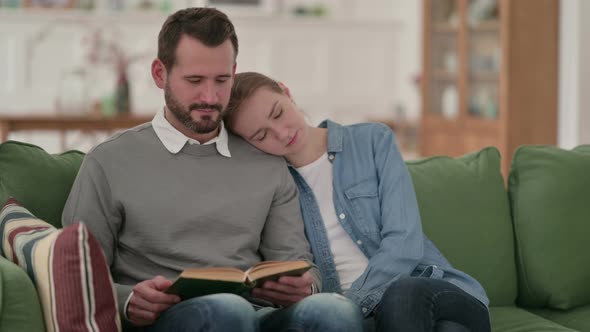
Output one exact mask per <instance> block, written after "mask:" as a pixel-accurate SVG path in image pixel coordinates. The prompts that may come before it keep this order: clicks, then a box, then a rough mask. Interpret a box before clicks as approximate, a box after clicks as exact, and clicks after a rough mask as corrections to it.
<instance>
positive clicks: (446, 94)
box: [428, 0, 459, 118]
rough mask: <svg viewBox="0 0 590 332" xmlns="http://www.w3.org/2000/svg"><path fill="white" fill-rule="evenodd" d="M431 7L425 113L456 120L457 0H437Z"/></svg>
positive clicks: (457, 64)
mask: <svg viewBox="0 0 590 332" xmlns="http://www.w3.org/2000/svg"><path fill="white" fill-rule="evenodd" d="M431 4H432V7H431V15H430V20H431V22H429V23H430V24H429V25H430V30H431V31H430V34H429V36H430V42H429V47H430V52H429V53H430V55H429V59H430V65H429V68H428V70H429V71H430V72H429V75H428V77H430V81H429V82H428V83H429V90H430V91H429V95H430V100H431V102H430V105H429V107H428V111H429V112H432V113H436V114H440V115H441V116H444V117H446V118H455V117H457V115H458V113H459V97H458V95H459V92H458V89H457V81H458V75H459V54H458V38H459V36H458V31H459V17H458V4H457V0H436V1H432V2H431Z"/></svg>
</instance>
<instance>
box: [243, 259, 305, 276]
mask: <svg viewBox="0 0 590 332" xmlns="http://www.w3.org/2000/svg"><path fill="white" fill-rule="evenodd" d="M310 268H311V265H310V264H309V263H308V262H306V261H266V262H261V263H258V264H256V265H254V266H253V267H251V268H250V269H249V270H248V271H246V272H245V274H246V275H247V276H248V279H249V280H250V281H260V279H269V278H271V277H279V276H283V275H295V276H299V275H302V274H303V273H305V271H307V270H309V269H310Z"/></svg>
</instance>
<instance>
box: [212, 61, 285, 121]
mask: <svg viewBox="0 0 590 332" xmlns="http://www.w3.org/2000/svg"><path fill="white" fill-rule="evenodd" d="M264 87H266V88H268V89H270V90H271V91H273V92H277V93H284V91H283V89H282V88H281V86H280V85H279V84H278V83H277V81H275V80H273V79H272V78H270V77H268V76H266V75H263V74H260V73H256V72H245V73H239V74H236V77H235V79H234V84H233V86H232V89H231V98H230V99H229V103H228V105H227V108H226V110H225V115H224V119H225V125H226V127H227V129H228V130H230V131H233V128H234V120H235V116H236V113H237V112H239V109H240V106H241V105H242V103H243V102H244V101H245V100H246V99H248V98H250V97H251V96H252V95H253V94H254V93H255V92H256V91H257V90H258V89H260V88H264Z"/></svg>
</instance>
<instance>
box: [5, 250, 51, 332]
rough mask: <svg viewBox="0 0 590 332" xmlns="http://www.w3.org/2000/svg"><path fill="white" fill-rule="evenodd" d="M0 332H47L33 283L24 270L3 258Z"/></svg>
mask: <svg viewBox="0 0 590 332" xmlns="http://www.w3.org/2000/svg"><path fill="white" fill-rule="evenodd" d="M0 331H45V325H44V323H43V313H42V311H41V304H40V302H39V297H38V296H37V291H36V290H35V286H34V285H33V282H32V281H31V279H29V276H28V275H27V274H26V273H25V271H24V270H23V269H21V268H20V267H19V266H17V265H15V264H14V263H12V262H10V261H9V260H7V259H6V258H4V257H1V256H0Z"/></svg>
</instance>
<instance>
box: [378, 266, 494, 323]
mask: <svg viewBox="0 0 590 332" xmlns="http://www.w3.org/2000/svg"><path fill="white" fill-rule="evenodd" d="M374 319H375V328H376V330H377V331H416V332H419V331H436V332H451V331H452V332H455V331H456V332H459V331H461V332H463V331H471V332H489V331H490V330H491V327H490V317H489V312H488V308H487V307H486V306H485V305H484V304H483V303H481V302H480V301H478V300H477V299H476V298H475V297H473V296H471V295H469V294H468V293H466V292H465V291H463V290H462V289H460V288H459V287H457V286H455V285H453V284H451V283H450V282H447V281H444V280H440V279H431V278H420V277H406V278H401V279H399V280H397V281H396V282H394V283H392V284H391V286H389V288H388V289H387V291H385V293H384V294H383V298H382V299H381V303H380V304H379V306H377V308H376V309H375V317H374Z"/></svg>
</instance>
